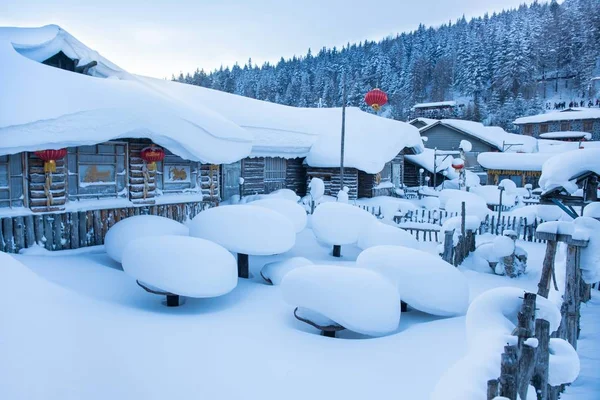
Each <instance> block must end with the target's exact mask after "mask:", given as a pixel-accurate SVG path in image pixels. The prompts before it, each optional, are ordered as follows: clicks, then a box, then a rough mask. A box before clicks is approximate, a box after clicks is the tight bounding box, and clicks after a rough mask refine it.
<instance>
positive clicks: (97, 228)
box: [92, 210, 102, 246]
mask: <svg viewBox="0 0 600 400" xmlns="http://www.w3.org/2000/svg"><path fill="white" fill-rule="evenodd" d="M92 219H93V229H94V235H93V237H94V242H93V245H94V246H97V245H100V244H102V216H101V214H100V210H94V211H92Z"/></svg>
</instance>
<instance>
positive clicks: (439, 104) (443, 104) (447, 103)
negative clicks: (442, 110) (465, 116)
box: [413, 101, 456, 109]
mask: <svg viewBox="0 0 600 400" xmlns="http://www.w3.org/2000/svg"><path fill="white" fill-rule="evenodd" d="M454 106H456V102H455V101H437V102H434V103H419V104H415V105H414V106H413V109H415V108H430V107H454Z"/></svg>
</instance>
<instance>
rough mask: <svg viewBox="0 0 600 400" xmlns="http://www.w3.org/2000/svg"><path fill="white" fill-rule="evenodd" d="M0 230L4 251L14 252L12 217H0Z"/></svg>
mask: <svg viewBox="0 0 600 400" xmlns="http://www.w3.org/2000/svg"><path fill="white" fill-rule="evenodd" d="M2 230H3V232H2V233H3V236H4V251H6V252H7V253H14V252H15V240H14V234H13V220H12V218H10V217H8V218H3V219H2Z"/></svg>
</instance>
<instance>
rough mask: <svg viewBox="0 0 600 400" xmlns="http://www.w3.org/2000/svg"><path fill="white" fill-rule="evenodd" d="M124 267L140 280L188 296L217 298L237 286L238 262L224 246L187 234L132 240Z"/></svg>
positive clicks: (128, 272) (124, 256)
mask: <svg viewBox="0 0 600 400" xmlns="http://www.w3.org/2000/svg"><path fill="white" fill-rule="evenodd" d="M123 270H124V271H125V273H126V274H127V275H130V276H131V277H133V278H135V279H137V280H139V281H140V282H143V283H146V284H149V285H152V286H153V287H156V288H160V289H161V290H163V291H166V292H170V293H173V294H178V295H182V296H188V297H216V296H221V295H223V294H226V293H229V292H230V291H232V290H233V289H234V288H235V287H236V286H237V281H238V277H237V262H236V260H235V258H234V257H233V256H232V255H231V253H230V252H228V251H227V250H226V249H224V248H223V247H221V246H219V245H218V244H216V243H213V242H210V241H208V240H204V239H198V238H193V237H189V236H183V237H182V236H155V237H150V238H146V237H145V238H140V239H135V240H132V241H131V242H130V243H129V244H128V245H127V247H126V249H125V254H124V255H123Z"/></svg>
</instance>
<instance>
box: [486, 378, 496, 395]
mask: <svg viewBox="0 0 600 400" xmlns="http://www.w3.org/2000/svg"><path fill="white" fill-rule="evenodd" d="M498 384H499V382H498V379H490V380H489V381H488V383H487V400H494V399H495V398H496V397H497V396H498Z"/></svg>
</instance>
